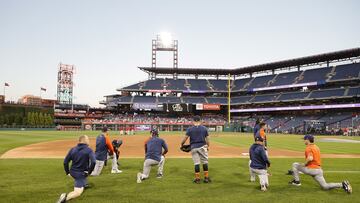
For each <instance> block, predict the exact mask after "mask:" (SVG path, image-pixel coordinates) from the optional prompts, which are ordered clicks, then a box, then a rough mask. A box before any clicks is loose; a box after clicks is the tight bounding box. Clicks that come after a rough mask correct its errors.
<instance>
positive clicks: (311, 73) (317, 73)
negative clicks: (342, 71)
mask: <svg viewBox="0 0 360 203" xmlns="http://www.w3.org/2000/svg"><path fill="white" fill-rule="evenodd" d="M331 69H332V68H317V69H309V70H305V71H304V73H303V74H302V75H301V76H300V77H301V78H300V79H299V80H298V82H297V83H307V82H321V81H325V80H326V79H327V77H328V74H329V73H330V71H331Z"/></svg>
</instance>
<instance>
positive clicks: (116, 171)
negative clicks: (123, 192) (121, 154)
mask: <svg viewBox="0 0 360 203" xmlns="http://www.w3.org/2000/svg"><path fill="white" fill-rule="evenodd" d="M111 173H122V170H119V169H115V170H111Z"/></svg>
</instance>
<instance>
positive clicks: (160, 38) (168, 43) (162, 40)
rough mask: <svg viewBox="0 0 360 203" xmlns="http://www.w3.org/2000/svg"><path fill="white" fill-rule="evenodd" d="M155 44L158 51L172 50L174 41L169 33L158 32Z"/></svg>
mask: <svg viewBox="0 0 360 203" xmlns="http://www.w3.org/2000/svg"><path fill="white" fill-rule="evenodd" d="M156 42H157V48H158V49H168V50H172V49H174V39H173V36H172V34H171V33H169V32H160V33H159V34H158V35H157V38H156Z"/></svg>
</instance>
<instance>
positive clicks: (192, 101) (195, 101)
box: [182, 97, 205, 104]
mask: <svg viewBox="0 0 360 203" xmlns="http://www.w3.org/2000/svg"><path fill="white" fill-rule="evenodd" d="M182 99H183V101H184V102H185V103H189V104H202V103H205V99H204V97H183V98H182Z"/></svg>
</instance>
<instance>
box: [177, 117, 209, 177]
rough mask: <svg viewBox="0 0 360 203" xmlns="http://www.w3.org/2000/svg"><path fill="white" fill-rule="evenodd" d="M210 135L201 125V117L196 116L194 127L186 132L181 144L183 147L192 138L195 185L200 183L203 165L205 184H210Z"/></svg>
mask: <svg viewBox="0 0 360 203" xmlns="http://www.w3.org/2000/svg"><path fill="white" fill-rule="evenodd" d="M208 136H209V134H208V131H207V128H206V127H205V126H202V125H201V119H200V116H194V126H192V127H190V128H188V129H187V131H186V135H185V137H184V139H183V140H182V142H181V147H182V146H183V145H184V144H185V142H186V140H187V139H188V138H189V137H190V146H191V155H192V159H193V161H194V165H195V179H194V183H197V184H199V183H200V164H202V165H203V170H204V183H209V182H211V181H210V178H209V168H208V149H209V138H208Z"/></svg>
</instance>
